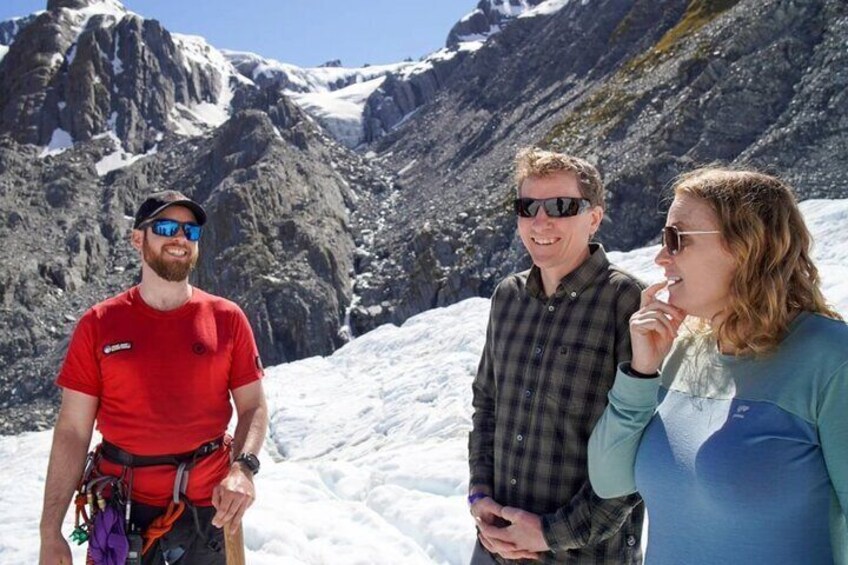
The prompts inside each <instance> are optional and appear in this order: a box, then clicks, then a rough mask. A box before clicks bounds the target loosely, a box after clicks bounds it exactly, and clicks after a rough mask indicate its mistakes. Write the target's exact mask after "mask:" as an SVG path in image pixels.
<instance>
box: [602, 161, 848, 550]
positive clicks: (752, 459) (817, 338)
mask: <svg viewBox="0 0 848 565" xmlns="http://www.w3.org/2000/svg"><path fill="white" fill-rule="evenodd" d="M673 189H674V201H673V202H672V204H671V208H670V209H669V212H668V220H667V222H666V226H665V228H663V231H662V241H663V246H662V248H661V250H660V252H659V254H658V255H657V257H656V259H655V261H656V263H657V264H658V265H659V266H660V267H662V268H663V269H664V272H665V280H664V281H662V282H660V283H657V284H654V285H652V286H650V287H648V288H647V289H645V291H644V292H643V293H642V300H641V307H640V310H638V311H637V312H636V313H635V314H634V315H633V316H632V317H631V319H630V335H631V339H632V347H633V358H632V361H631V362H630V363H629V364H622V365H620V366H619V370H618V374H617V376H616V381H615V385H614V386H613V388H612V390H611V392H610V394H609V400H610V403H609V406H608V407H607V409H606V411H605V412H604V415H603V417H602V418H601V420H600V421H599V422H598V424H597V426H596V427H595V430H594V433H593V435H592V438H591V440H590V444H589V475H590V479H591V483H592V486H593V487H594V489H595V491H596V492H597V493H598V494H599V495H600V496H601V497H605V498H607V497H618V496H622V495H626V494H630V493H633V492H637V491H638V492H639V493H640V494H641V495H642V497H643V499H644V500H645V504H646V508H647V511H648V515H649V518H650V527H649V534H648V535H649V537H648V548H647V554H646V561H645V562H646V564H648V565H666V564H672V565H679V564H687V565H699V564H704V565H706V564H710V565H714V564H716V563H724V564H735V563H740V564H742V563H745V564H748V563H752V564H753V563H757V564H759V563H768V564H769V565H782V564H787V565H789V564H792V565H797V564H799V563H803V564H805V565H816V564H822V565H824V564H832V563H840V564H845V563H848V527H846V516H848V326H846V324H845V323H844V322H843V321H842V320H841V317H840V316H839V314H838V313H837V312H835V311H834V310H833V309H831V308H830V307H829V306H828V305H827V304H826V302H825V300H824V297H823V295H822V293H821V290H820V288H819V274H818V270H817V269H816V267H815V265H814V264H813V262H812V260H811V258H810V247H811V244H812V241H811V237H810V233H809V231H808V230H807V228H806V226H805V224H804V220H803V218H802V216H801V213H800V211H799V210H798V206H797V203H796V201H795V198H794V196H793V194H792V191H791V189H790V188H789V187H788V186H787V185H786V184H785V183H783V182H781V181H780V180H778V179H777V178H774V177H772V176H768V175H764V174H760V173H756V172H750V171H734V170H728V169H721V168H705V169H699V170H696V171H694V172H692V173H689V174H686V175H684V176H682V177H681V178H679V179H678V180H677V182H676V183H675V184H674V187H673ZM821 244H825V242H821ZM661 291H663V292H667V294H668V298H667V300H660V299H659V298H658V294H660V292H661Z"/></svg>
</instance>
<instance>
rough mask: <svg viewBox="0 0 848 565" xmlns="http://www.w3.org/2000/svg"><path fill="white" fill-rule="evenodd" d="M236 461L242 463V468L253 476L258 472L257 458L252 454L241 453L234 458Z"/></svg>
mask: <svg viewBox="0 0 848 565" xmlns="http://www.w3.org/2000/svg"><path fill="white" fill-rule="evenodd" d="M236 461H238V462H240V463H244V466H245V467H247V468H248V469H250V472H251V473H253V474H254V475H255V474H256V473H258V472H259V458H258V457H256V456H255V455H254V454H252V453H242V454H241V455H239V456H238V457H236Z"/></svg>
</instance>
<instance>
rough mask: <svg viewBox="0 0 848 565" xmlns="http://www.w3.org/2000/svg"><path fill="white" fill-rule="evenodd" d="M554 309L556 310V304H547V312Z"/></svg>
mask: <svg viewBox="0 0 848 565" xmlns="http://www.w3.org/2000/svg"><path fill="white" fill-rule="evenodd" d="M554 310H556V306H554V305H553V304H551V305H550V306H548V312H553V311H554Z"/></svg>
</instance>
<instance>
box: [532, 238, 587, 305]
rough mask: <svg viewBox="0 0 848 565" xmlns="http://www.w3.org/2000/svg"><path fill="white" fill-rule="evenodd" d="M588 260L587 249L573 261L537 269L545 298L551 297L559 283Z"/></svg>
mask: <svg viewBox="0 0 848 565" xmlns="http://www.w3.org/2000/svg"><path fill="white" fill-rule="evenodd" d="M588 258H589V248H588V247H586V249H585V250H584V251H583V253H581V254H580V255H578V256H577V257H575V258H574V259H573V260H571V261H569V262H568V263H564V264H562V265H557V266H555V267H539V273H540V274H541V275H542V288H543V289H544V290H545V296H553V294H554V293H555V292H556V289H557V287H558V286H559V283H560V281H561V280H562V279H563V278H564V277H565V276H566V275H568V274H569V273H571V272H573V271H574V270H575V269H577V267H579V266H580V265H582V264H583V263H585V262H586V259H588Z"/></svg>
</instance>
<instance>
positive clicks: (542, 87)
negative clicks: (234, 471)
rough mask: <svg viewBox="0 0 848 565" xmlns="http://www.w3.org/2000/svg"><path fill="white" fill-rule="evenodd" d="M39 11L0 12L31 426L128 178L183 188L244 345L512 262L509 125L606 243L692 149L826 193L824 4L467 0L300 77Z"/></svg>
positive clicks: (5, 387)
mask: <svg viewBox="0 0 848 565" xmlns="http://www.w3.org/2000/svg"><path fill="white" fill-rule="evenodd" d="M46 7H47V9H46V10H45V11H44V12H41V13H38V14H35V15H33V16H31V17H29V18H24V19H19V20H16V21H15V22H13V23H8V22H7V23H2V24H0V39H2V41H3V43H2V46H0V241H2V245H0V311H2V317H0V432H10V431H18V430H20V429H25V428H33V427H43V426H45V425H47V424H48V423H49V421H50V418H51V414H52V410H53V403H54V401H55V391H54V387H52V385H51V381H52V378H53V377H54V375H55V372H56V369H57V367H58V363H59V361H60V359H61V358H62V356H63V354H64V348H65V347H66V345H67V339H68V336H69V334H70V332H71V330H72V328H73V325H74V323H75V321H76V319H77V318H78V316H79V315H80V314H81V313H82V312H83V311H84V310H85V309H86V308H87V307H88V306H90V305H91V304H93V303H94V302H96V301H98V300H101V299H103V298H104V297H105V296H108V295H110V294H113V293H115V292H117V291H119V290H120V289H123V288H126V287H127V286H128V285H130V284H132V283H133V282H134V281H135V280H136V278H137V276H138V266H139V265H138V258H137V257H136V255H135V253H133V252H132V250H131V248H130V247H129V245H128V241H127V240H128V236H129V232H130V216H131V215H132V213H133V210H134V206H135V203H136V202H137V201H138V200H139V199H140V198H141V197H142V196H143V195H144V194H145V193H147V192H149V191H152V190H154V189H160V188H175V189H179V190H182V191H184V192H187V193H189V194H191V195H193V196H194V197H195V198H197V199H198V200H199V201H201V202H202V203H203V204H204V205H205V206H206V207H207V209H208V210H209V211H210V213H211V217H212V221H211V224H210V226H209V229H208V230H207V231H206V234H205V235H204V240H203V245H202V253H201V262H200V264H199V268H198V271H197V273H196V279H195V282H197V283H198V284H199V285H201V286H202V287H204V288H207V289H209V290H211V291H212V292H216V293H218V294H222V295H224V296H227V297H230V298H232V299H234V300H236V301H237V302H238V303H240V304H241V305H242V306H243V307H244V308H245V311H246V312H247V314H248V317H249V319H250V321H251V323H252V325H253V327H254V330H255V332H256V335H257V339H258V342H259V344H260V349H261V352H262V355H263V359H264V361H265V362H266V364H272V363H278V362H281V361H284V360H290V359H296V358H301V357H304V356H309V355H316V354H325V353H328V352H330V351H332V350H333V349H334V348H336V347H338V346H340V345H341V344H342V343H344V341H345V340H346V339H347V338H348V337H349V336H350V334H351V333H352V334H353V335H359V334H361V333H363V332H365V331H368V330H369V329H371V328H373V327H375V326H376V325H379V324H381V323H385V322H394V323H401V322H403V321H404V320H405V319H406V318H408V317H409V316H411V315H413V314H416V313H418V312H421V311H423V310H426V309H429V308H432V307H435V306H440V305H446V304H450V303H452V302H455V301H457V300H460V299H462V298H465V297H469V296H475V295H482V296H488V295H489V294H490V293H491V291H492V289H493V288H494V285H495V284H496V283H497V281H498V280H499V279H500V278H502V277H503V276H504V275H505V274H507V273H509V272H511V271H514V270H516V269H520V268H523V267H525V266H526V259H525V257H524V253H523V252H522V250H521V248H520V244H519V243H518V242H517V240H516V238H515V236H514V225H515V224H514V222H515V220H514V218H513V216H512V215H511V213H510V210H509V201H510V199H511V198H512V197H513V193H514V186H513V183H512V181H511V175H512V161H513V158H514V155H515V153H516V151H517V150H518V149H519V148H520V147H522V146H525V145H541V146H544V147H550V148H554V149H558V150H564V151H569V152H573V153H575V154H578V155H581V156H583V157H586V158H588V159H589V160H591V161H593V162H595V163H596V164H597V165H598V166H599V167H600V169H601V170H602V173H603V174H604V177H605V179H606V182H607V186H608V191H609V192H608V209H607V218H606V220H605V222H604V226H603V228H602V230H601V232H600V234H599V235H600V238H601V240H602V241H603V242H604V243H605V244H606V245H607V247H608V248H613V249H625V248H629V247H632V246H635V245H643V244H645V243H646V242H648V241H651V240H653V239H654V238H655V234H656V233H657V232H658V230H659V227H660V226H661V225H662V222H663V214H662V202H661V200H662V197H663V189H664V187H666V186H667V185H668V183H669V182H670V181H671V179H672V178H673V177H674V176H675V175H676V174H678V173H680V172H683V171H686V170H688V169H690V168H692V167H693V166H696V165H698V164H703V163H709V162H712V161H716V160H719V161H722V162H725V163H732V164H739V165H743V164H750V165H753V166H757V167H759V168H763V169H766V170H770V171H773V172H776V173H778V174H780V175H782V176H784V177H786V178H787V179H788V180H790V181H791V182H792V183H793V184H794V185H795V186H796V187H797V188H798V191H799V195H800V196H801V198H810V197H845V196H846V195H848V189H846V188H845V187H846V186H848V183H846V180H848V179H846V176H848V166H846V165H848V133H846V132H848V123H846V120H848V94H846V93H848V71H846V69H848V65H846V63H848V60H846V59H848V51H846V49H845V47H844V38H845V37H846V34H847V33H848V7H847V6H846V4H845V3H844V1H843V0H804V1H803V2H801V1H798V0H716V1H707V0H546V1H543V2H541V1H534V0H521V1H519V0H483V1H481V2H480V3H479V4H478V6H477V8H476V9H475V10H474V11H472V12H471V13H470V14H469V16H466V17H465V18H463V19H462V21H460V22H458V23H457V25H456V26H454V28H453V29H452V30H451V31H450V34H449V36H448V40H447V45H446V47H445V49H443V50H440V51H438V52H436V53H434V54H431V55H430V56H428V57H425V58H424V59H423V60H421V61H417V62H411V61H408V62H404V63H398V65H396V66H386V67H392V68H386V69H376V68H372V69H371V71H368V70H367V69H368V68H367V67H366V68H363V69H359V70H351V69H345V68H343V67H339V66H331V67H322V68H320V69H318V70H317V71H316V72H313V71H315V70H308V71H309V72H306V73H304V72H302V71H303V70H297V69H296V68H289V69H287V68H283V67H281V65H282V64H280V63H276V62H273V61H269V60H267V59H264V58H262V57H260V56H256V55H249V54H235V53H221V52H220V51H218V50H217V49H215V48H214V47H212V46H210V45H208V44H207V43H206V42H205V41H204V40H202V38H197V37H190V36H181V35H179V34H175V33H173V32H172V31H170V30H167V29H165V28H164V27H162V26H161V24H159V23H158V22H157V21H155V20H152V19H149V18H145V17H143V16H140V15H137V14H133V13H131V12H128V11H127V10H126V9H125V8H124V7H123V6H122V5H120V4H119V3H118V2H117V0H50V1H49V2H48V3H47V6H46ZM478 14H482V16H481V15H478ZM481 17H483V18H485V23H482V22H483V20H481V19H480V18H481ZM473 22H478V23H473ZM485 25H488V30H489V31H488V32H486V33H483V31H484V30H483V27H485ZM474 26H477V27H474ZM481 26H482V27H481ZM478 36H479V37H478ZM468 39H473V40H474V41H470V42H469V41H466V40H468ZM321 73H323V74H321ZM368 73H372V74H368ZM310 81H311V82H310ZM319 90H320V91H319ZM321 97H324V98H321ZM342 102H344V103H346V104H348V105H347V106H343V105H340V104H341V103H342ZM328 108H336V110H333V111H330V110H328ZM338 108H342V110H338ZM345 108H346V109H345ZM304 109H305V111H304ZM320 112H326V115H325V116H323V117H322V115H321V113H320ZM345 112H348V118H347V119H348V121H345V120H341V121H339V122H333V121H332V120H331V119H329V118H333V119H335V118H336V117H338V116H339V115H342V114H344V113H345ZM332 136H336V138H335V139H333V137H332ZM351 147H353V148H355V149H356V150H355V151H352V150H351V149H350V148H351Z"/></svg>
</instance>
